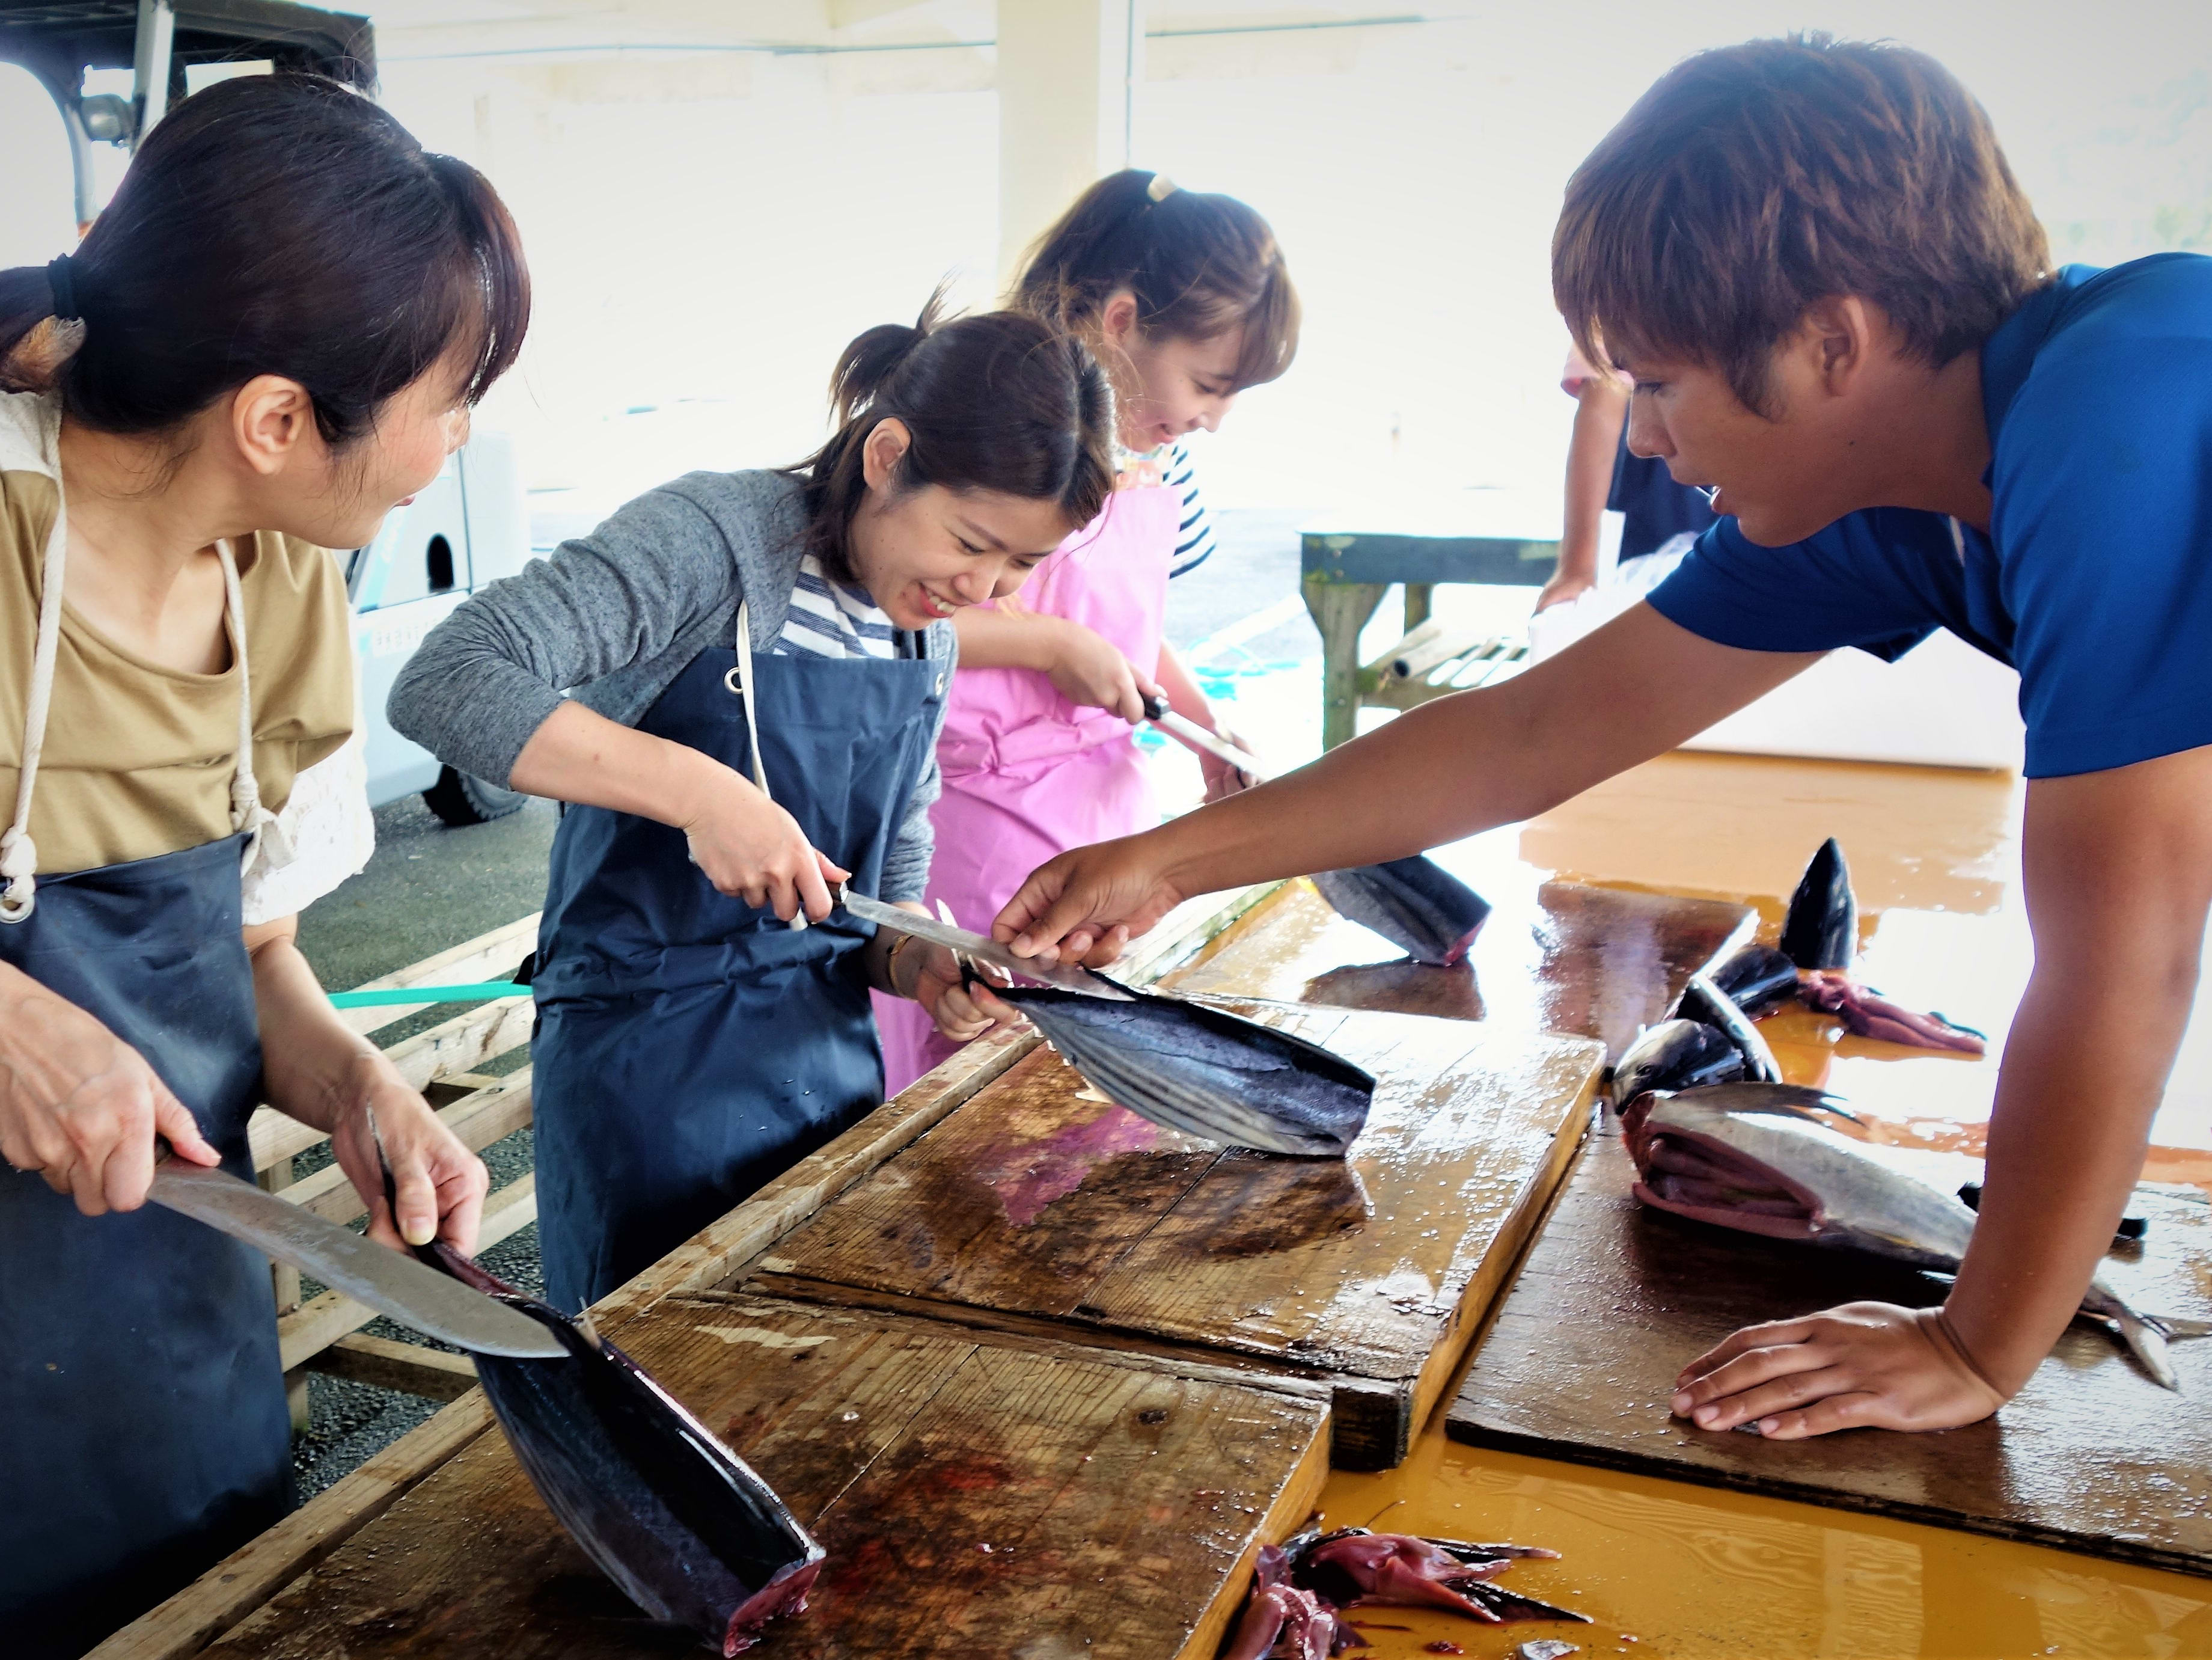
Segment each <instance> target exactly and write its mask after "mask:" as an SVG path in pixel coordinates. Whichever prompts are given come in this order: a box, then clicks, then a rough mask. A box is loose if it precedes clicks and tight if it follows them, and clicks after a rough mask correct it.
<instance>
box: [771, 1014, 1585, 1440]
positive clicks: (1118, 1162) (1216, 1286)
mask: <svg viewBox="0 0 2212 1660" xmlns="http://www.w3.org/2000/svg"><path fill="white" fill-rule="evenodd" d="M1231 1006H1233V1007H1235V1008H1237V1010H1239V1012H1244V1013H1248V1014H1251V1015H1254V1016H1255V1017H1256V1018H1261V1019H1264V1020H1266V1021H1267V1023H1268V1024H1270V1025H1276V1026H1279V1027H1281V1028H1282V1029H1284V1030H1285V1031H1292V1032H1295V1033H1297V1035H1298V1036H1300V1037H1305V1038H1308V1039H1310V1040H1311V1041H1312V1042H1315V1043H1321V1044H1323V1045H1325V1046H1327V1047H1328V1048H1330V1049H1334V1050H1335V1051H1336V1052H1337V1053H1338V1054H1340V1055H1343V1056H1344V1057H1345V1058H1346V1059H1347V1060H1350V1061H1354V1062H1356V1063H1357V1064H1358V1065H1360V1066H1363V1067H1367V1068H1368V1069H1369V1070H1370V1072H1372V1073H1375V1074H1376V1078H1377V1079H1378V1080H1379V1082H1378V1086H1377V1088H1376V1096H1375V1106H1374V1110H1373V1113H1372V1115H1371V1116H1370V1118H1369V1120H1368V1124H1367V1128H1366V1130H1365V1132H1364V1134H1362V1135H1361V1137H1360V1138H1359V1140H1358V1142H1357V1143H1356V1144H1355V1146H1353V1149H1352V1156H1351V1158H1349V1159H1348V1160H1344V1161H1338V1160H1318V1159H1294V1158H1275V1157H1272V1156H1270V1155H1267V1154H1265V1153H1257V1152H1248V1151H1241V1150H1230V1149H1225V1148H1223V1147H1221V1146H1218V1145H1217V1144H1216V1143H1213V1142H1211V1141H1201V1140H1196V1139H1194V1138H1192V1137H1188V1136H1183V1135H1178V1134H1175V1133H1174V1132H1172V1131H1168V1130H1163V1129H1159V1128H1156V1127H1154V1126H1153V1125H1152V1124H1149V1123H1147V1122H1145V1121H1144V1120H1142V1119H1140V1118H1139V1117H1137V1116H1135V1115H1134V1114H1133V1113H1130V1112H1127V1111H1126V1110H1123V1109H1121V1108H1120V1107H1116V1106H1114V1105H1112V1104H1110V1103H1109V1102H1107V1101H1105V1100H1103V1099H1102V1098H1097V1097H1095V1096H1093V1095H1091V1093H1090V1092H1089V1091H1087V1090H1086V1088H1085V1085H1084V1083H1083V1080H1082V1079H1081V1077H1080V1076H1079V1074H1078V1073H1076V1072H1075V1071H1074V1070H1073V1068H1071V1067H1068V1066H1066V1064H1065V1063H1064V1062H1062V1061H1060V1058H1059V1057H1058V1056H1057V1055H1055V1054H1054V1052H1053V1051H1052V1050H1050V1049H1048V1048H1043V1047H1040V1048H1039V1049H1036V1050H1035V1051H1033V1052H1032V1053H1031V1054H1030V1055H1028V1056H1027V1057H1025V1058H1024V1060H1023V1061H1020V1062H1018V1064H1016V1065H1015V1066H1014V1067H1013V1068H1012V1070H1011V1071H1009V1072H1008V1073H1006V1074H1005V1075H1004V1076H1003V1077H1001V1078H1000V1079H997V1080H996V1081H995V1082H994V1083H992V1084H990V1085H987V1086H986V1087H985V1088H983V1089H982V1090H981V1091H979V1092H978V1093H977V1094H976V1095H975V1096H974V1097H973V1098H971V1099H969V1101H968V1102H967V1103H966V1104H963V1105H962V1106H961V1107H959V1108H958V1109H957V1110H955V1111H954V1112H953V1113H952V1114H951V1116H949V1117H947V1118H946V1119H945V1121H944V1122H942V1123H941V1124H939V1126H938V1127H937V1128H934V1129H933V1130H932V1131H931V1132H930V1133H929V1134H927V1135H925V1136H923V1137H922V1138H921V1140H918V1141H916V1142H915V1143H914V1144H913V1145H912V1146H909V1147H908V1148H907V1149H906V1150H905V1151H904V1152H901V1153H900V1154H898V1155H897V1156H896V1157H895V1158H891V1159H890V1160H889V1161H888V1162H887V1163H885V1164H884V1165H883V1166H882V1167H881V1168H880V1169H878V1171H876V1172H875V1173H874V1174H873V1175H872V1177H869V1178H868V1179H867V1180H866V1181H865V1182H863V1183H857V1184H856V1185H855V1186H854V1187H853V1188H852V1189H848V1191H847V1192H846V1194H845V1195H843V1196H842V1197H841V1198H840V1199H838V1200H836V1201H835V1202H833V1203H831V1204H829V1206H827V1207H824V1208H823V1211H822V1212H821V1213H819V1214H818V1215H817V1216H816V1217H815V1218H813V1219H811V1221H809V1222H808V1223H806V1224H805V1225H804V1226H802V1227H800V1228H799V1229H797V1230H796V1231H793V1232H792V1233H790V1234H788V1235H787V1236H786V1237H783V1238H782V1239H781V1240H780V1241H779V1242H778V1243H776V1245H775V1248H774V1250H772V1251H771V1252H770V1253H769V1255H767V1256H764V1257H763V1259H762V1260H761V1262H760V1263H759V1264H758V1271H757V1273H756V1274H755V1275H754V1276H753V1277H752V1278H751V1280H750V1286H751V1287H752V1288H753V1289H755V1290H757V1291H760V1292H769V1293H773V1294H775V1295H778V1296H786V1297H794V1298H805V1299H809V1300H823V1301H829V1302H834V1303H844V1304H859V1305H864V1306H870V1307H883V1308H896V1309H902V1310H908V1311H923V1312H927V1313H928V1314H931V1315H933V1316H936V1317H939V1318H952V1319H964V1320H978V1321H982V1322H985V1323H993V1324H997V1325H1000V1326H1002V1327H1008V1328H1010V1329H1033V1330H1037V1331H1042V1332H1058V1333H1062V1334H1067V1333H1070V1332H1073V1333H1078V1334H1083V1335H1082V1336H1081V1337H1080V1338H1079V1341H1120V1342H1125V1343H1128V1344H1132V1345H1134V1346H1137V1347H1150V1348H1152V1349H1153V1350H1156V1351H1157V1352H1159V1353H1171V1354H1177V1355H1182V1356H1186V1357H1193V1356H1195V1357H1203V1358H1206V1359H1211V1360H1213V1361H1216V1362H1219V1363H1224V1364H1229V1365H1246V1366H1255V1367H1260V1368H1264V1369H1268V1370H1273V1371H1284V1372H1287V1373H1290V1374H1292V1375H1296V1376H1300V1377H1314V1378H1320V1379H1323V1380H1326V1381H1328V1383H1329V1384H1330V1387H1331V1389H1332V1391H1333V1394H1334V1402H1335V1418H1336V1423H1335V1431H1334V1459H1335V1461H1336V1462H1338V1463H1339V1464H1340V1465H1343V1466H1345V1467H1346V1468H1388V1467H1389V1466H1391V1465H1394V1464H1395V1463H1397V1462H1399V1461H1400V1460H1401V1459H1402V1458H1403V1457H1404V1456H1405V1452H1406V1448H1407V1443H1408V1440H1409V1438H1410V1436H1411V1434H1412V1432H1413V1429H1414V1428H1415V1427H1416V1426H1418V1425H1419V1423H1420V1422H1421V1421H1422V1420H1424V1419H1425V1417H1426V1415H1427V1414H1428V1411H1429V1409H1430V1408H1431V1406H1433V1405H1434V1404H1435V1403H1436V1402H1437V1401H1439V1400H1440V1399H1441V1398H1442V1395H1443V1390H1444V1388H1445V1385H1446V1383H1447V1382H1448V1380H1449V1377H1450V1374H1451V1372H1452V1370H1453V1368H1454V1367H1455V1365H1456V1364H1457V1362H1458V1360H1459V1359H1460V1358H1461V1356H1462V1354H1463V1353H1465V1349H1466V1344H1467V1341H1468V1338H1469V1337H1470V1336H1471V1335H1472V1333H1473V1331H1474V1327H1475V1325H1476V1324H1477V1323H1479V1322H1480V1318H1481V1316H1482V1314H1483V1312H1484V1310H1486V1308H1487V1307H1488V1305H1489V1304H1490V1302H1491V1300H1492V1298H1493V1297H1494V1296H1495V1295H1496V1294H1497V1292H1498V1290H1499V1288H1500V1287H1501V1286H1503V1285H1504V1279H1505V1275H1506V1274H1507V1272H1508V1269H1509V1268H1510V1264H1511V1262H1512V1261H1513V1259H1514V1257H1515V1256H1516V1254H1517V1252H1518V1251H1519V1250H1520V1248H1521V1246H1522V1243H1523V1242H1524V1241H1525V1240H1526V1238H1527V1237H1528V1232H1529V1231H1530V1229H1531V1227H1532V1226H1533V1225H1534V1221H1535V1219H1536V1217H1537V1215H1538V1214H1539V1213H1541V1210H1542V1209H1543V1207H1544V1205H1545V1203H1546V1202H1547V1199H1548V1198H1549V1196H1550V1195H1551V1194H1552V1192H1553V1189H1555V1187H1556V1186H1557V1184H1558V1183H1559V1181H1560V1179H1561V1177H1562V1176H1563V1174H1564V1172H1565V1169H1566V1166H1567V1164H1568V1161H1569V1160H1570V1159H1571V1157H1572V1155H1573V1152H1574V1149H1575V1146H1576V1145H1577V1142H1578V1141H1579V1140H1580V1139H1581V1136H1582V1134H1583V1128H1584V1125H1585V1123H1586V1122H1587V1120H1588V1117H1589V1099H1590V1093H1591V1091H1592V1089H1593V1087H1594V1085H1595V1082H1596V1079H1597V1075H1598V1070H1599V1067H1600V1063H1601V1051H1600V1049H1599V1046H1598V1045H1597V1044H1596V1043H1592V1042H1590V1041H1589V1040H1588V1039H1586V1038H1577V1037H1553V1036H1545V1035H1541V1034H1538V1033H1532V1032H1520V1031H1508V1030H1505V1029H1504V1028H1502V1027H1498V1026H1493V1025H1471V1024H1469V1023H1468V1022H1465V1021H1459V1020H1438V1019H1431V1018H1424V1017H1420V1016H1416V1015H1404V1014H1374V1013H1361V1012H1348V1011H1344V1010H1338V1009H1300V1008H1294V1007H1285V1006H1280V1005H1261V1004H1256V1003H1237V1004H1233V1005H1231Z"/></svg>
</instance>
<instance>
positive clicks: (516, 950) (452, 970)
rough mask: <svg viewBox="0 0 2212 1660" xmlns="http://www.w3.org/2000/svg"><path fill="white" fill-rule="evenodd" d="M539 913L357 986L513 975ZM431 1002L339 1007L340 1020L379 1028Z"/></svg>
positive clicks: (533, 941)
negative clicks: (352, 1007) (356, 1007)
mask: <svg viewBox="0 0 2212 1660" xmlns="http://www.w3.org/2000/svg"><path fill="white" fill-rule="evenodd" d="M537 943H538V913H536V912H532V914H531V915H528V916H525V917H523V918H521V919H520V921H513V922H509V923H507V925H506V926H505V927H497V928H494V929H493V930H492V931H491V932H490V933H480V934H478V935H477V937H476V938H475V939H465V940H463V941H462V942H461V943H460V944H459V945H458V946H454V947H453V949H452V950H450V951H441V952H439V953H438V954H437V955H436V956H435V957H426V958H423V959H422V961H421V962H419V963H410V964H408V965H407V966H406V967H405V968H404V969H399V970H395V971H394V972H392V973H391V974H387V975H386V976H383V977H382V978H381V979H377V980H364V981H363V982H362V983H361V984H360V985H358V986H356V987H355V988H353V989H354V990H356V991H385V990H389V989H391V988H395V987H402V986H466V985H473V984H475V983H476V982H478V981H483V980H489V979H490V978H492V977H493V976H495V975H501V974H509V973H512V972H513V970H515V969H516V968H518V967H519V966H520V964H521V962H522V959H523V958H526V957H527V956H528V955H529V954H530V952H531V951H532V948H533V947H535V946H536V945H537ZM429 1006H430V1005H428V1004H427V1003H383V1004H378V1005H376V1006H373V1007H369V1008H361V1009H340V1010H339V1011H338V1018H340V1019H341V1020H343V1021H344V1022H345V1023H346V1025H349V1026H351V1027H352V1028H353V1029H354V1030H355V1031H362V1032H368V1031H377V1030H378V1029H379V1028H380V1027H384V1026H388V1025H392V1024H393V1023H395V1022H397V1021H400V1020H404V1019H405V1018H407V1017H408V1016H409V1015H410V1014H419V1013H420V1012H422V1010H424V1009H426V1008H428V1007H429Z"/></svg>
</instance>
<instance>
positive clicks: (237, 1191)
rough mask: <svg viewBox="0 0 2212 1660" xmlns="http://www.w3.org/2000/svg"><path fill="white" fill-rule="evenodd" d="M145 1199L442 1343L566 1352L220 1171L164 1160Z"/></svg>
mask: <svg viewBox="0 0 2212 1660" xmlns="http://www.w3.org/2000/svg"><path fill="white" fill-rule="evenodd" d="M150 1196H151V1197H152V1199H153V1201H154V1202H155V1203H156V1204H158V1205H162V1206H165V1207H167V1208H168V1209H170V1210H173V1211H175V1212H177V1213H179V1214H180V1215H184V1216H189V1217H191V1219H193V1220H194V1221H196V1222H204V1223H206V1224H207V1225H208V1226H210V1227H211V1228H214V1229H216V1230H217V1231H220V1232H222V1233H227V1234H228V1235H229V1236H230V1237H232V1238H234V1239H242V1240H244V1241H245V1242H246V1243H247V1244H249V1245H251V1246H252V1247H253V1248H254V1249H255V1250H258V1251H259V1252H261V1253H262V1255H264V1256H273V1257H275V1258H276V1259H277V1260H278V1261H279V1262H289V1263H290V1264H291V1265H292V1266H293V1267H294V1268H298V1269H299V1270H300V1271H301V1273H303V1274H313V1275H314V1277H315V1278H316V1279H318V1280H321V1281H322V1282H323V1283H324V1284H325V1285H326V1286H329V1287H330V1288H331V1290H332V1291H337V1292H344V1293H345V1294H346V1295H347V1296H348V1297H350V1298H353V1299H354V1300H355V1301H356V1302H357V1303H365V1304H368V1306H369V1307H370V1308H373V1309H374V1310H376V1311H377V1312H378V1313H379V1314H388V1315H390V1316H392V1318H393V1319H394V1320H397V1321H398V1322H400V1323H402V1324H404V1325H409V1326H412V1327H413V1328H414V1329H416V1330H417V1331H419V1332H421V1333H422V1334H423V1335H425V1336H428V1337H435V1338H436V1339H438V1341H441V1342H444V1343H451V1344H453V1345H454V1346H455V1347H459V1348H464V1349H467V1350H470V1351H471V1352H472V1353H477V1354H504V1355H511V1356H513V1357H514V1358H515V1359H522V1360H557V1359H561V1358H562V1357H563V1356H564V1355H566V1354H567V1353H568V1351H567V1350H566V1349H564V1348H562V1347H561V1342H560V1340H559V1339H558V1338H556V1337H555V1336H554V1335H553V1334H552V1333H551V1332H550V1331H549V1330H547V1329H545V1328H544V1326H541V1325H539V1324H538V1322H536V1321H535V1320H532V1318H531V1317H530V1316H528V1315H526V1314H522V1313H520V1312H518V1311H517V1310H513V1309H511V1308H508V1307H507V1305H506V1304H503V1303H499V1302H496V1301H495V1300H494V1299H492V1298H489V1297H487V1296H485V1295H484V1294H483V1292H480V1291H477V1290H476V1289H474V1288H473V1287H472V1286H465V1285H463V1284H462V1283H461V1282H460V1281H459V1280H454V1279H451V1278H449V1277H448V1276H447V1275H445V1274H441V1273H439V1272H438V1271H437V1270H436V1269H435V1268H428V1267H426V1266H425V1265H424V1264H422V1263H421V1262H416V1261H414V1260H413V1259H411V1258H410V1257H405V1256H401V1255H400V1254H399V1253H398V1251H396V1250H386V1248H385V1247H383V1246H382V1245H380V1244H377V1243H374V1241H372V1240H370V1239H368V1238H367V1237H364V1236H363V1235H361V1234H358V1233H356V1232H354V1231H353V1230H352V1229H350V1228H342V1227H340V1226H339V1225H337V1223H335V1222H328V1221H325V1220H324V1219H322V1218H321V1217H319V1216H318V1215H316V1214H315V1213H313V1211H307V1210H302V1209H301V1208H300V1207H299V1206H297V1205H295V1204H292V1203H291V1202H289V1201H287V1200H283V1199H280V1198H278V1197H277V1196H276V1195H275V1194H273V1193H264V1192H263V1191H262V1190H261V1189H259V1188H257V1187H255V1186H254V1185H253V1184H252V1183H251V1182H241V1181H240V1180H239V1179H238V1177H235V1176H233V1175H231V1174H229V1173H228V1171H221V1170H216V1169H212V1168H210V1167H209V1166H208V1165H205V1164H185V1163H184V1162H182V1161H180V1160H179V1159H175V1158H165V1159H163V1160H162V1161H161V1163H160V1164H156V1165H155V1167H154V1186H153V1190H152V1193H151V1195H150Z"/></svg>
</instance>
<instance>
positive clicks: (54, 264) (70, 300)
mask: <svg viewBox="0 0 2212 1660" xmlns="http://www.w3.org/2000/svg"><path fill="white" fill-rule="evenodd" d="M46 286H47V287H48V288H50V289H52V290H53V292H54V320H55V321H56V322H58V323H75V322H78V321H81V320H82V319H80V318H79V317H78V315H77V309H76V281H75V280H74V278H73V277H71V275H70V257H69V255H67V254H65V253H64V254H60V255H58V256H57V257H56V258H52V259H50V260H48V261H47V262H46Z"/></svg>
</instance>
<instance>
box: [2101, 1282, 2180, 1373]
mask: <svg viewBox="0 0 2212 1660" xmlns="http://www.w3.org/2000/svg"><path fill="white" fill-rule="evenodd" d="M2112 1318H2113V1319H2114V1320H2115V1321H2117V1322H2118V1324H2119V1328H2120V1341H2122V1342H2124V1343H2125V1344H2126V1345H2127V1346H2128V1347H2129V1349H2130V1351H2131V1352H2132V1353H2134V1355H2135V1357H2136V1359H2138V1360H2140V1361H2142V1368H2143V1370H2144V1371H2147V1372H2148V1373H2149V1374H2150V1375H2151V1376H2152V1377H2154V1378H2155V1379H2156V1380H2157V1381H2158V1382H2159V1383H2160V1384H2161V1385H2162V1386H2163V1387H2165V1388H2166V1389H2172V1391H2173V1392H2174V1393H2175V1394H2177V1395H2179V1393H2180V1392H2181V1380H2180V1379H2179V1377H2176V1376H2174V1371H2173V1359H2172V1356H2171V1355H2169V1354H2168V1353H2166V1331H2165V1329H2164V1328H2163V1327H2162V1326H2160V1325H2154V1324H2152V1323H2150V1322H2149V1321H2148V1320H2146V1319H2144V1318H2143V1317H2142V1316H2141V1315H2140V1314H2137V1313H2136V1311H2135V1310H2133V1309H2131V1308H2130V1307H2128V1306H2127V1305H2126V1304H2120V1305H2119V1306H2118V1307H2117V1308H2115V1309H2114V1310H2112Z"/></svg>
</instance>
